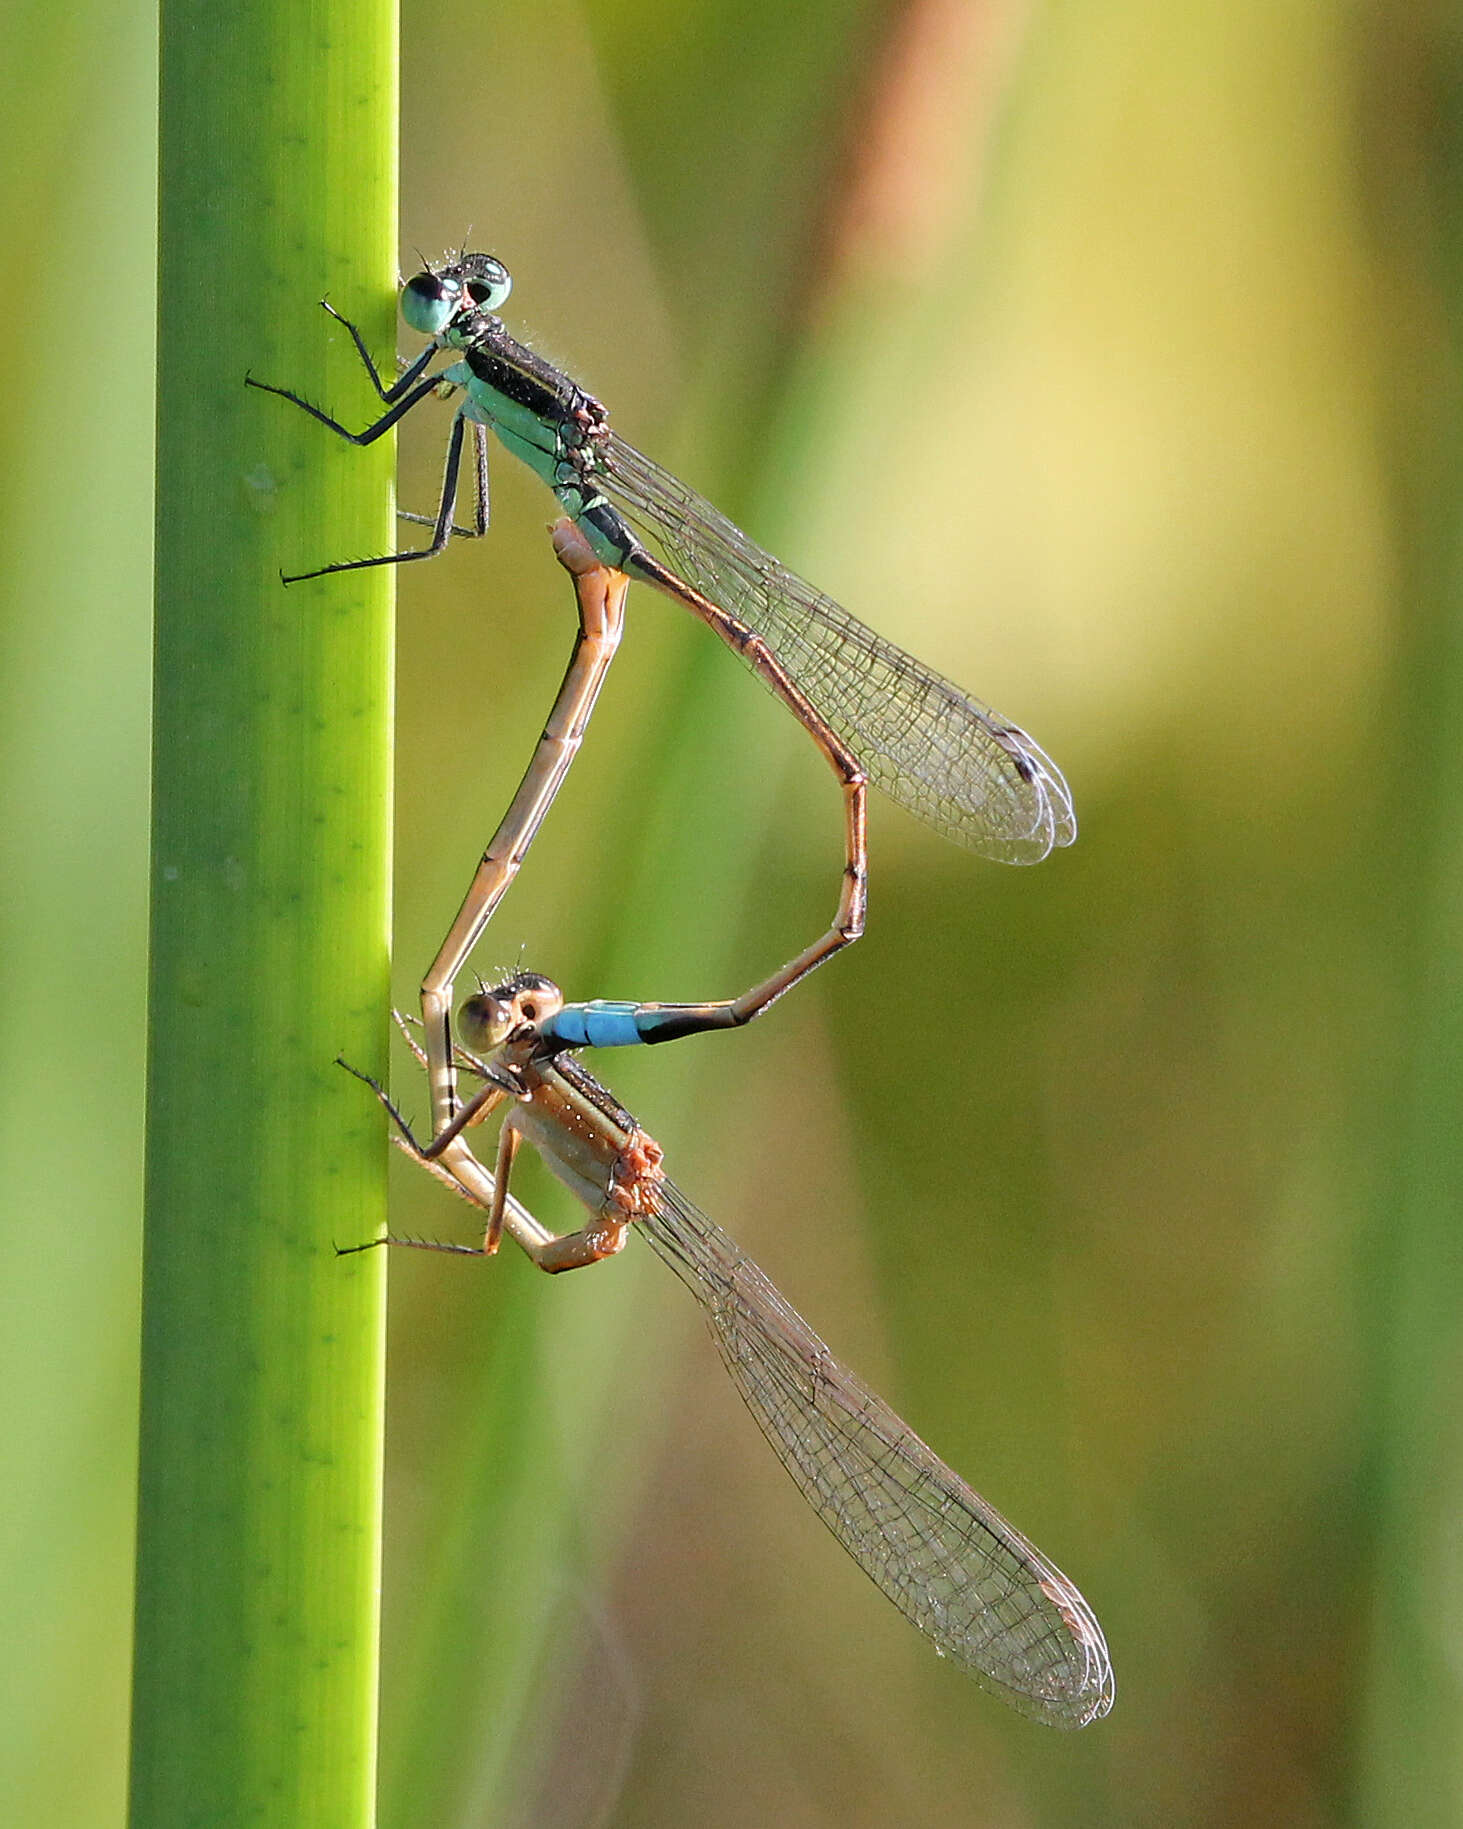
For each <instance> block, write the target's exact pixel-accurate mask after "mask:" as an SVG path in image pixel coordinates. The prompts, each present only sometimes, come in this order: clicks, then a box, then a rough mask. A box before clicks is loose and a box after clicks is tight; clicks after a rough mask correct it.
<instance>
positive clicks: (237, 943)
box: [131, 0, 396, 1829]
mask: <svg viewBox="0 0 1463 1829" xmlns="http://www.w3.org/2000/svg"><path fill="white" fill-rule="evenodd" d="M395 54H396V15H395V8H394V5H393V4H392V0H363V3H362V4H359V5H356V6H354V7H348V6H345V5H336V6H334V7H329V6H327V7H325V8H323V9H322V8H315V9H306V8H301V7H297V6H291V5H289V4H287V3H280V0H275V3H273V4H271V3H269V0H264V3H262V4H259V5H254V6H249V7H245V8H229V7H224V8H218V7H213V6H210V5H207V4H204V3H202V0H169V4H166V5H165V6H164V8H163V19H162V155H161V223H160V229H161V239H162V255H161V266H160V297H161V305H160V350H159V415H158V425H159V433H158V504H157V576H158V583H157V637H156V656H155V658H156V677H155V694H154V716H155V729H154V790H155V812H154V826H153V859H152V867H153V914H152V982H151V1002H150V1030H149V1045H150V1060H149V1084H148V1100H149V1134H148V1144H147V1218H146V1247H145V1268H144V1330H143V1336H144V1337H143V1389H142V1450H141V1472H140V1485H139V1543H138V1600H137V1646H136V1665H135V1700H134V1714H133V1743H132V1796H131V1819H132V1823H133V1825H134V1829H144V1826H147V1829H151V1826H153V1825H157V1826H158V1829H163V1826H166V1829H178V1825H181V1824H186V1823H199V1824H204V1823H206V1824H208V1825H210V1826H211V1829H216V1826H217V1825H226V1824H235V1823H239V1824H242V1823H251V1824H253V1823H280V1824H284V1823H289V1824H305V1823H308V1824H310V1825H312V1829H314V1826H321V1829H334V1826H335V1825H366V1824H369V1823H370V1822H371V1821H372V1820H373V1808H374V1786H375V1699H376V1680H377V1668H376V1658H377V1652H376V1644H377V1604H378V1602H377V1593H378V1579H379V1559H380V1457H381V1409H382V1383H383V1381H382V1350H383V1296H384V1285H383V1276H384V1263H383V1262H382V1261H378V1260H382V1259H384V1256H385V1254H384V1253H368V1254H366V1255H364V1256H358V1257H353V1258H351V1259H349V1260H346V1261H341V1260H338V1259H337V1257H336V1255H335V1251H334V1246H335V1245H336V1244H337V1243H339V1244H346V1243H354V1242H356V1241H358V1240H360V1239H363V1238H368V1237H370V1236H371V1235H372V1234H373V1232H374V1231H376V1230H378V1229H379V1228H380V1223H381V1220H382V1217H383V1213H384V1195H385V1161H384V1157H385V1136H384V1131H383V1128H382V1126H381V1124H380V1122H379V1115H378V1113H377V1112H376V1111H375V1110H374V1109H373V1108H372V1107H371V1105H370V1103H369V1101H366V1100H363V1098H362V1097H361V1089H360V1087H359V1086H358V1085H356V1084H355V1083H354V1082H353V1081H351V1080H349V1079H348V1078H347V1076H346V1075H345V1074H343V1073H341V1072H340V1071H339V1070H338V1069H337V1068H335V1067H334V1066H333V1065H332V1062H333V1058H334V1056H335V1055H336V1054H337V1053H343V1054H344V1055H345V1056H347V1057H348V1058H350V1059H351V1060H353V1061H356V1062H358V1063H359V1064H361V1065H363V1066H367V1067H379V1065H380V1063H381V1061H382V1059H383V1057H384V1042H385V1013H386V1008H387V985H386V965H387V938H388V915H387V882H388V874H387V866H388V861H389V847H388V821H389V814H390V776H389V767H388V758H389V749H388V716H389V711H390V686H391V670H390V669H391V662H390V652H391V650H390V635H391V626H390V574H389V571H385V570H382V571H372V572H366V573H360V574H357V575H355V577H353V578H349V579H332V580H331V581H330V584H329V587H328V588H326V587H324V586H322V585H319V584H306V585H297V586H295V587H294V588H293V589H291V590H289V591H286V590H285V589H283V588H282V586H281V584H280V581H279V571H280V568H281V567H283V568H284V569H286V570H291V569H306V568H308V566H309V565H311V564H312V563H321V562H323V561H324V560H326V559H329V558H331V557H335V556H338V555H340V554H342V553H351V552H359V551H364V550H371V549H372V548H373V546H374V548H375V549H376V550H384V549H385V548H386V547H387V546H388V545H389V543H390V540H391V534H392V530H391V526H390V522H389V504H390V500H391V493H390V449H389V447H390V442H391V441H390V440H383V441H382V445H381V446H380V447H378V448H377V449H376V450H375V451H373V452H370V453H366V454H362V453H359V452H355V451H351V452H349V453H345V452H344V451H342V452H341V453H340V454H337V453H336V451H335V450H334V449H333V446H332V441H330V440H329V439H328V438H326V437H324V436H323V435H322V433H321V431H320V428H319V427H318V426H314V425H312V424H310V422H309V421H308V420H306V418H305V417H304V415H302V414H300V413H298V412H295V411H293V410H292V409H291V408H289V407H288V406H287V405H286V404H284V403H283V402H280V401H278V400H273V399H270V398H269V397H267V396H266V395H263V394H260V393H257V392H252V391H248V390H246V389H245V387H244V385H243V383H244V375H245V372H246V371H247V370H251V369H252V370H253V371H254V372H255V373H256V374H258V375H259V376H260V377H261V378H264V379H269V380H279V381H281V382H284V383H286V384H290V385H293V386H297V387H299V388H301V389H302V390H303V391H305V392H307V393H310V394H312V395H314V396H316V397H319V396H321V395H327V394H332V393H335V392H337V391H338V392H339V393H340V394H342V395H344V396H345V397H344V398H343V399H342V400H341V410H342V411H343V412H345V413H346V414H347V416H350V415H352V414H353V413H354V412H356V410H357V409H359V410H360V412H361V415H362V418H363V419H364V414H365V408H366V403H365V402H361V401H358V400H356V399H355V398H354V397H353V396H352V395H350V394H349V392H348V390H349V387H350V381H349V375H350V372H351V371H350V369H349V367H348V366H347V364H346V363H345V361H344V360H341V361H340V362H339V364H338V366H333V367H330V368H329V369H328V370H324V371H322V362H323V361H324V359H325V358H326V356H327V354H328V353H329V352H330V351H331V350H332V349H338V348H340V347H342V346H344V347H345V348H346V349H348V348H349V345H348V344H347V343H345V339H344V337H343V333H341V332H340V331H339V327H338V326H335V325H333V324H331V323H330V322H329V321H328V320H327V319H326V318H325V317H324V316H323V315H322V314H321V313H320V312H319V311H317V310H316V309H315V308H314V300H315V299H316V298H318V297H319V296H320V294H321V293H322V292H324V291H327V290H328V291H331V292H333V293H334V294H335V296H336V297H337V298H338V299H340V300H341V301H342V303H343V304H345V303H346V302H347V301H348V302H349V305H348V308H349V309H350V310H351V313H352V315H354V316H357V317H359V318H360V319H361V320H362V328H363V330H364V332H365V334H366V335H367V336H368V337H369V338H371V340H372V342H373V343H374V344H375V346H376V347H377V348H379V349H381V350H382V351H383V352H384V351H387V350H389V348H390V346H391V345H390V339H391V329H390V319H389V316H388V314H389V312H390V309H391V300H392V290H391V283H390V282H391V276H392V269H393V257H394V239H395V190H394V161H395V138H396V87H395ZM347 455H348V458H349V461H348V462H343V461H339V457H340V456H347Z"/></svg>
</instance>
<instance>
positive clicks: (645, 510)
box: [595, 432, 1077, 864]
mask: <svg viewBox="0 0 1463 1829" xmlns="http://www.w3.org/2000/svg"><path fill="white" fill-rule="evenodd" d="M595 456H596V474H597V475H598V476H599V479H600V481H601V483H602V484H603V485H604V487H605V490H606V493H608V494H609V495H611V496H612V497H613V498H614V501H615V504H616V506H617V507H618V508H619V509H620V510H621V511H622V512H623V513H624V515H625V516H626V518H627V519H628V520H629V521H631V522H632V523H633V525H634V526H635V528H636V530H637V531H638V532H639V533H641V534H642V535H643V536H644V537H645V538H646V539H647V540H648V541H649V542H650V544H651V546H652V547H653V548H655V549H656V550H658V551H659V552H660V553H661V554H662V555H663V556H664V558H665V561H666V563H667V564H668V565H669V566H670V567H671V569H672V570H673V571H677V572H679V573H680V574H681V576H682V577H684V578H685V580H686V581H687V583H689V584H692V585H694V586H695V587H696V589H697V590H698V591H700V592H701V593H702V595H703V596H706V597H709V598H710V599H711V600H712V601H713V602H714V603H716V604H717V605H719V607H720V608H722V609H724V610H728V611H730V612H731V613H732V614H733V615H736V616H739V617H741V619H742V620H743V621H744V622H746V623H748V624H750V626H751V627H752V628H754V629H755V630H756V631H757V632H758V634H759V635H761V636H762V637H763V638H764V639H765V640H766V642H767V644H768V646H769V647H770V648H771V649H772V651H773V652H774V653H775V654H776V656H777V658H778V659H779V660H780V661H781V662H782V664H783V666H784V667H786V669H787V671H788V673H789V674H790V675H791V676H792V678H793V679H794V681H796V683H797V684H798V686H800V687H801V688H802V690H803V691H804V692H805V693H807V695H808V697H809V698H810V699H811V700H812V701H813V703H814V704H815V705H817V707H818V709H819V710H820V711H821V712H822V713H823V715H824V717H826V718H827V720H828V722H829V723H830V724H831V725H832V726H833V727H834V729H835V730H837V731H838V732H839V734H840V735H841V736H842V737H843V738H844V740H845V741H846V742H847V743H848V744H849V746H850V747H851V748H852V750H853V751H854V754H855V755H857V756H858V758H859V760H860V761H861V762H862V763H863V765H864V767H865V768H866V769H867V770H868V771H869V778H870V780H872V781H874V782H876V783H877V784H878V786H880V787H881V788H883V789H884V791H885V792H886V793H887V794H889V795H890V796H891V797H892V798H893V799H895V800H897V801H898V802H899V803H900V805H901V806H904V807H907V808H908V809H909V811H910V812H912V813H915V814H917V815H918V816H919V817H920V818H921V819H924V820H927V821H928V822H929V823H930V824H931V825H932V826H934V827H935V829H936V830H937V831H939V832H943V833H944V834H945V836H946V837H947V838H953V839H954V840H955V842H956V843H957V844H962V845H966V846H968V847H969V848H970V849H971V850H973V851H979V852H980V853H982V855H984V856H986V857H991V858H995V859H997V860H998V861H999V862H1001V863H1009V864H1032V863H1036V862H1038V861H1039V860H1040V859H1041V858H1043V857H1045V856H1046V854H1047V853H1048V852H1049V851H1050V850H1051V849H1052V848H1053V847H1054V846H1056V845H1069V844H1071V842H1072V840H1073V839H1074V838H1075V837H1076V836H1077V821H1076V818H1075V817H1074V815H1073V812H1072V797H1071V795H1070V793H1069V792H1068V790H1067V784H1066V782H1065V781H1064V780H1063V779H1062V775H1061V771H1060V770H1059V769H1058V768H1057V766H1056V764H1055V763H1054V762H1053V761H1052V760H1051V759H1050V757H1049V756H1048V755H1047V754H1046V752H1045V751H1044V750H1043V749H1041V748H1040V746H1039V745H1038V744H1036V743H1035V742H1033V740H1032V739H1031V738H1030V737H1029V736H1028V735H1027V734H1026V732H1025V731H1024V730H1022V729H1021V728H1020V726H1019V725H1016V724H1009V723H1007V722H1006V721H1005V720H1004V719H1003V718H1001V717H998V716H997V714H996V713H995V712H993V711H992V710H991V709H990V707H989V706H987V705H982V704H981V703H980V702H979V700H977V699H972V698H970V697H969V696H968V695H967V694H966V693H964V692H962V691H961V690H960V688H959V687H958V686H956V685H954V684H953V683H952V682H951V681H949V680H947V679H945V678H943V677H942V676H941V675H940V674H938V673H935V672H933V671H932V670H931V669H930V668H928V667H926V666H925V665H924V664H923V663H922V662H921V661H918V660H916V659H915V658H914V656H913V655H911V654H906V653H905V652H904V650H903V649H902V648H899V647H896V646H895V644H894V643H893V642H891V641H885V640H884V638H883V637H882V636H880V635H876V634H875V633H874V631H873V630H872V629H869V628H866V627H865V625H864V624H863V623H861V622H860V621H859V620H858V618H857V617H856V616H853V615H851V614H850V613H849V611H847V610H845V609H844V608H843V607H842V605H841V604H838V603H835V602H834V600H833V599H832V598H831V597H828V596H826V595H825V594H824V593H823V592H822V591H818V590H815V589H814V588H813V586H812V585H811V584H809V583H807V582H806V580H804V579H802V578H800V577H798V575H797V573H796V572H791V571H789V570H788V569H787V567H786V566H785V565H783V564H782V563H781V562H780V561H779V560H777V559H774V558H773V557H772V555H771V554H770V553H766V552H763V550H762V549H761V547H759V546H758V545H756V544H755V542H753V541H751V540H749V539H748V538H747V536H746V535H745V534H744V533H743V532H742V531H741V529H740V528H739V527H736V526H734V525H733V523H732V522H731V521H729V520H728V519H727V518H726V516H725V515H724V514H722V513H721V512H720V511H719V510H718V509H716V508H713V507H712V505H711V503H710V502H708V501H706V500H705V498H704V497H702V496H699V495H697V494H696V492H695V490H693V489H688V488H687V487H686V485H685V484H684V483H682V482H678V481H677V480H676V478H675V477H673V476H671V475H670V474H669V473H668V472H667V471H665V470H662V469H661V468H660V467H659V465H657V464H654V463H652V462H651V461H650V459H649V458H648V457H644V456H642V455H641V453H640V452H639V451H637V450H636V449H635V448H634V446H633V445H628V444H626V442H625V441H624V439H623V438H621V437H620V436H619V435H618V434H617V433H615V432H610V433H608V435H607V436H606V437H605V438H604V440H603V442H601V443H599V444H597V445H596V447H595Z"/></svg>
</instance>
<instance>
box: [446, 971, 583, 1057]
mask: <svg viewBox="0 0 1463 1829" xmlns="http://www.w3.org/2000/svg"><path fill="white" fill-rule="evenodd" d="M563 1007H564V993H563V992H562V991H561V990H560V989H559V987H558V985H556V984H555V983H554V981H553V979H552V978H544V977H542V976H540V974H539V973H538V972H515V973H514V974H513V976H512V977H511V978H507V979H505V980H504V981H503V983H502V984H495V985H493V986H492V987H491V988H490V989H488V990H485V991H479V992H478V993H477V995H476V996H473V997H469V998H468V999H467V1000H466V1001H465V1002H464V1004H463V1006H462V1008H461V1009H460V1010H459V1011H458V1012H457V1032H458V1034H459V1035H460V1036H461V1037H462V1039H463V1042H464V1043H465V1044H466V1046H467V1047H469V1048H470V1049H471V1050H472V1051H473V1053H474V1054H490V1053H491V1052H492V1051H493V1049H494V1048H501V1047H502V1045H503V1043H504V1042H506V1041H507V1040H508V1038H509V1037H510V1036H511V1035H514V1034H516V1033H517V1031H518V1030H520V1029H524V1028H536V1027H537V1026H538V1025H539V1024H540V1023H542V1022H544V1021H545V1020H546V1019H547V1018H548V1017H550V1016H553V1015H555V1014H556V1013H557V1012H558V1011H559V1010H561V1009H563Z"/></svg>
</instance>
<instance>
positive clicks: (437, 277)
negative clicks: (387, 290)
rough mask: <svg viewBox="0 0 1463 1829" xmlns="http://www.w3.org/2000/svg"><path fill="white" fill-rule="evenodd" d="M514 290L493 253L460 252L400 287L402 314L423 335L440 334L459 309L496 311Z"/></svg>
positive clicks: (501, 264)
mask: <svg viewBox="0 0 1463 1829" xmlns="http://www.w3.org/2000/svg"><path fill="white" fill-rule="evenodd" d="M512 290H513V279H512V276H511V275H510V274H509V272H508V269H507V268H506V267H505V266H504V265H503V263H502V261H500V260H495V259H494V258H493V256H492V255H491V254H459V255H456V256H452V257H449V258H448V259H447V260H444V261H443V263H442V265H441V266H440V267H424V268H423V269H422V271H421V272H420V273H417V274H414V275H413V276H412V278H411V279H409V280H408V281H407V282H406V284H405V285H404V286H403V287H402V289H401V315H402V317H404V318H405V319H406V321H407V323H408V324H409V325H410V327H411V328H412V329H413V330H417V331H420V332H421V334H422V335H423V336H427V337H439V336H441V334H442V332H443V331H444V330H445V329H446V328H447V326H448V325H449V324H450V323H451V322H452V320H453V318H455V317H456V316H457V315H458V314H459V313H460V312H467V313H468V314H472V313H475V312H480V311H496V310H498V308H499V307H500V306H501V305H502V304H503V302H504V301H505V300H506V298H507V297H508V294H509V293H510V292H511V291H512Z"/></svg>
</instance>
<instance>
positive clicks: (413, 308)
mask: <svg viewBox="0 0 1463 1829" xmlns="http://www.w3.org/2000/svg"><path fill="white" fill-rule="evenodd" d="M461 303H462V288H461V286H459V285H457V284H455V283H452V282H450V281H443V280H441V279H439V278H438V277H437V275H436V274H435V273H418V274H417V275H416V277H415V278H414V279H409V280H408V281H407V282H406V284H405V285H404V286H403V287H402V289H401V315H402V317H403V318H405V320H406V322H407V324H408V326H409V327H410V328H411V329H412V330H417V331H420V332H421V334H422V335H423V336H424V337H436V336H440V335H441V334H442V332H443V331H444V330H445V329H446V328H447V326H448V324H450V323H451V321H452V318H453V315H454V313H455V312H456V311H457V309H458V307H459V306H460V305H461Z"/></svg>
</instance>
